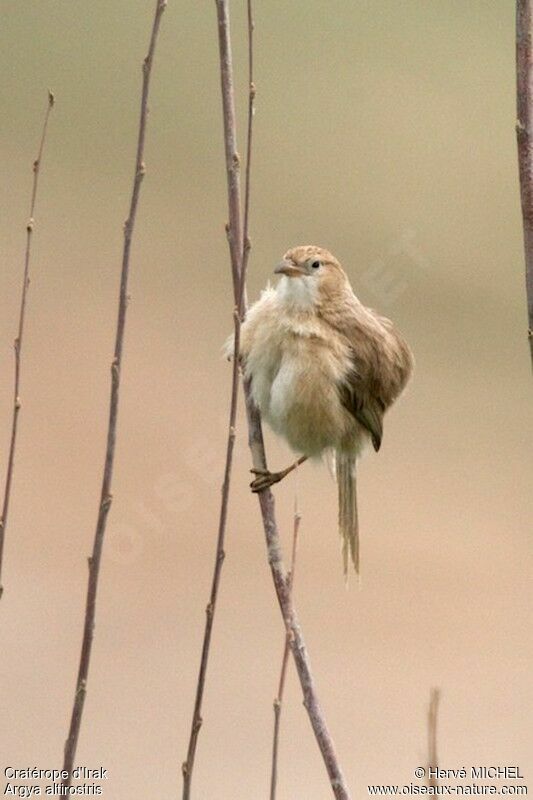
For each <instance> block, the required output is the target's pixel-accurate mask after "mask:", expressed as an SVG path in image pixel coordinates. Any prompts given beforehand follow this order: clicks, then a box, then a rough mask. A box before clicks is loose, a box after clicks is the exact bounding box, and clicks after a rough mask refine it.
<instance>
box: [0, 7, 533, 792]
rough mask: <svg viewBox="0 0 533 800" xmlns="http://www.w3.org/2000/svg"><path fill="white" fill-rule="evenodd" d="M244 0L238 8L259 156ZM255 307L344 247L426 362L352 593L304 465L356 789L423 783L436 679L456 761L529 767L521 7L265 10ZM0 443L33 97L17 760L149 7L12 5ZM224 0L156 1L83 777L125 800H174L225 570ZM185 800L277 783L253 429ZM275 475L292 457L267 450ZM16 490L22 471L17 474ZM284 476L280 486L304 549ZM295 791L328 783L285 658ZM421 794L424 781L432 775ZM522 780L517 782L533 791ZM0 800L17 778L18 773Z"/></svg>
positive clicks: (104, 373) (93, 383)
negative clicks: (308, 256) (291, 271)
mask: <svg viewBox="0 0 533 800" xmlns="http://www.w3.org/2000/svg"><path fill="white" fill-rule="evenodd" d="M244 5H245V4H244V3H236V2H235V3H233V6H234V11H235V14H234V19H233V35H234V40H235V49H236V62H237V68H238V69H239V76H240V78H239V86H238V88H239V92H240V107H239V111H240V116H239V119H240V123H241V136H240V140H241V149H242V147H243V144H244V142H243V135H242V132H243V127H242V126H243V123H244V108H245V88H246V87H245V77H244V76H245V71H244V70H245V61H244V58H245V20H244V16H243V8H244ZM256 5H257V10H256V22H257V33H256V41H257V50H256V58H257V68H256V80H257V85H258V99H257V116H256V140H255V141H256V144H255V163H254V179H253V224H252V233H253V242H254V249H253V255H252V259H251V266H250V280H249V293H250V296H251V298H254V297H256V296H257V293H258V292H259V290H260V288H261V287H262V286H263V285H264V284H265V282H266V281H267V279H268V278H269V275H270V273H271V270H272V268H273V266H274V264H275V263H276V261H277V260H278V259H279V256H280V255H281V254H282V253H283V252H284V250H285V249H286V248H287V247H289V246H290V245H295V244H300V243H310V242H312V243H317V244H322V245H324V246H327V247H329V248H331V249H332V250H333V251H334V252H335V253H336V255H338V257H339V258H340V259H341V260H342V261H343V263H344V264H345V265H346V267H347V269H348V271H349V273H350V276H351V278H352V280H353V283H354V286H355V288H356V291H357V292H358V293H359V295H360V296H361V298H362V299H363V300H364V301H365V302H367V303H368V304H370V305H374V306H376V307H378V308H379V309H380V310H381V311H383V312H385V313H389V314H390V315H391V316H392V317H393V318H394V319H395V320H396V321H397V322H398V323H399V325H400V326H401V328H402V329H403V330H404V332H405V333H406V335H407V336H408V338H409V341H410V342H411V344H412V346H413V348H414V350H415V353H416V357H417V365H418V366H417V373H416V378H415V380H414V381H413V383H412V386H411V388H410V390H409V392H408V394H407V396H406V397H405V398H404V399H402V401H401V402H400V403H399V404H398V406H397V407H396V408H395V409H394V410H393V411H392V412H391V413H390V417H389V418H388V422H387V425H386V435H385V439H384V447H383V448H382V451H381V452H380V454H379V457H375V456H374V455H373V454H369V455H368V457H367V458H366V459H365V461H364V463H363V465H362V467H361V469H360V476H361V477H360V506H361V517H362V531H363V545H362V546H363V553H362V569H363V577H362V581H361V586H360V589H359V588H358V587H357V585H356V582H355V581H352V583H351V585H350V587H349V589H348V590H346V589H345V588H344V585H343V580H342V573H341V560H340V554H339V547H338V542H337V538H336V536H337V535H336V528H335V521H336V508H335V487H334V484H333V482H332V480H331V479H330V477H329V476H328V474H327V472H326V470H325V469H321V468H317V467H314V468H313V467H309V466H306V467H305V468H302V470H301V472H300V475H299V502H300V505H301V509H302V512H303V522H302V543H301V548H300V554H299V564H298V576H297V589H296V595H297V603H298V607H299V610H300V613H301V618H302V623H303V627H304V631H305V635H306V638H307V643H308V646H309V650H310V653H311V657H312V662H313V668H314V672H315V675H316V679H317V684H318V686H319V689H320V695H321V699H322V702H323V706H324V709H325V711H326V712H327V717H328V720H329V722H330V725H331V729H332V732H333V734H334V738H335V741H336V744H337V746H338V751H339V755H340V757H341V760H342V762H343V765H344V769H345V771H346V773H347V776H348V778H349V782H350V785H351V786H352V788H353V796H354V798H359V797H361V798H362V797H365V796H366V785H367V784H368V783H378V782H382V783H391V782H392V783H409V781H411V780H415V779H414V777H413V770H414V768H415V767H416V766H418V765H419V764H423V763H424V761H425V755H426V748H425V727H424V726H425V711H426V705H427V700H428V694H429V688H430V686H432V685H438V686H440V687H441V688H442V692H443V699H442V713H441V725H440V752H441V763H442V765H443V766H446V767H454V768H458V767H461V766H465V767H467V768H468V767H469V766H471V765H479V764H485V765H492V764H519V765H520V766H521V768H522V772H523V773H525V774H526V775H528V774H529V777H530V778H531V771H532V769H533V762H532V759H531V741H530V732H531V708H532V692H531V683H532V682H531V666H530V665H531V656H532V654H533V653H532V651H533V647H532V638H531V622H530V619H531V588H530V587H531V567H532V564H531V546H530V542H529V537H530V534H531V523H532V509H531V479H532V469H531V467H532V459H531V450H532V435H531V432H532V414H531V375H530V371H529V365H528V355H527V344H526V340H525V323H526V318H525V299H524V285H523V284H524V281H523V254H522V240H521V223H520V213H519V201H518V188H517V173H516V164H515V140H514V119H515V112H514V16H513V3H512V2H510V1H508V2H504V1H503V0H499V1H498V2H490V3H488V2H485V1H484V0H478V1H476V0H469V2H468V3H465V2H464V0H402V2H395V0H374V1H373V2H370V1H369V0H366V2H365V0H357V2H349V1H348V0H337V1H336V2H330V3H327V4H324V3H319V2H316V0H315V2H308V1H306V0H297V1H296V2H292V3H286V2H281V0H269V1H268V2H263V3H257V4H256ZM1 10H2V26H1V27H2V32H1V46H0V60H1V68H0V76H1V91H2V126H1V145H2V154H3V157H2V163H3V187H4V188H3V192H2V208H1V215H0V219H1V222H0V224H1V237H2V238H1V241H2V254H3V256H2V273H1V296H2V301H1V304H2V305H1V308H2V313H1V315H0V326H1V328H0V359H1V363H0V369H1V373H0V374H1V375H2V376H3V380H2V384H1V387H0V389H1V392H0V401H1V405H0V409H2V411H1V414H0V423H1V430H0V434H1V436H0V442H1V443H2V451H1V454H2V457H4V455H5V452H6V447H7V440H8V424H9V415H10V403H11V386H12V383H11V381H12V377H11V376H12V360H13V359H12V348H11V342H12V340H13V337H14V332H15V327H16V315H17V307H18V298H19V288H20V277H21V268H22V254H23V246H24V225H25V220H26V215H27V208H28V200H29V191H30V182H31V170H30V165H31V162H32V160H33V158H34V156H35V152H36V144H37V140H38V133H39V128H40V124H41V118H42V112H43V111H44V107H45V104H46V88H47V87H48V86H50V87H52V88H53V89H54V91H55V92H56V94H57V107H56V109H55V110H54V114H53V118H52V120H51V123H50V130H49V133H50V138H49V142H48V147H47V152H46V156H45V159H44V163H43V173H42V183H41V186H40V196H39V199H38V208H37V214H36V216H37V225H36V232H35V238H34V252H33V256H34V257H33V263H32V284H31V295H30V303H29V308H28V326H27V336H26V341H25V352H24V368H23V369H24V371H23V391H22V396H23V410H22V416H21V429H20V440H19V449H18V457H17V470H16V478H15V485H14V493H13V501H12V513H11V519H10V525H9V531H8V541H7V547H6V568H5V575H4V583H5V587H6V591H5V596H4V599H3V600H2V604H1V610H0V631H1V633H0V636H1V638H0V641H1V642H2V647H1V657H0V676H1V679H0V708H1V709H2V711H1V714H2V719H3V724H2V726H1V727H2V730H1V733H0V763H1V764H2V767H3V766H4V765H12V766H17V767H22V766H27V765H38V766H42V767H52V766H56V767H58V766H60V764H61V758H62V748H63V742H64V739H65V736H66V729H67V721H68V716H69V713H70V705H71V702H72V694H73V689H74V681H75V672H76V669H77V663H78V652H79V643H80V632H81V622H82V614H83V606H84V598H85V589H86V579H87V565H86V556H87V554H88V553H89V551H90V548H91V545H92V536H93V531H94V523H95V515H96V509H97V498H98V492H99V483H100V476H101V467H102V458H103V448H104V434H105V426H106V422H107V403H108V383H109V369H108V366H109V362H110V357H111V350H112V340H113V335H114V324H115V307H116V294H117V286H118V271H119V262H120V252H121V226H122V222H123V220H124V218H125V216H126V209H127V203H128V197H129V191H130V185H131V177H132V170H133V156H134V144H135V134H136V125H137V116H138V97H139V87H140V64H141V61H142V58H143V56H144V54H145V50H146V44H147V38H148V33H149V27H150V23H151V15H152V10H153V2H150V0H128V1H127V2H126V0H116V1H115V2H113V3H109V2H107V0H105V1H104V0H92V2H90V3H88V2H81V1H80V0H78V2H68V3H65V2H58V1H57V0H38V1H37V0H33V1H30V2H25V3H21V2H20V0H2V2H1ZM218 91H219V78H218V72H217V49H216V23H215V10H214V4H213V3H212V2H204V3H186V4H184V3H178V2H175V1H172V0H171V2H170V3H169V7H168V10H167V12H166V15H165V17H164V20H163V27H162V31H161V40H160V46H159V49H158V52H157V59H156V65H155V69H154V75H153V93H152V99H151V109H152V113H151V117H150V127H149V131H148V140H147V152H146V161H147V168H148V174H147V178H146V181H145V184H144V186H143V190H142V197H141V204H140V210H139V217H138V225H137V230H136V238H135V244H134V248H133V258H132V281H131V294H132V303H131V306H130V312H129V320H128V329H127V341H126V354H125V365H124V371H123V389H122V396H121V416H120V426H119V444H118V452H117V461H116V480H115V483H114V494H115V501H114V504H113V508H112V512H111V517H110V528H109V537H108V541H107V544H106V549H105V557H104V564H103V571H102V576H101V592H100V596H99V602H98V615H97V629H96V641H95V647H94V657H93V662H92V668H91V673H90V686H89V693H88V699H87V703H86V711H85V719H84V725H83V730H82V734H81V739H80V743H79V749H78V759H77V761H78V763H80V764H85V765H88V766H94V767H96V766H100V765H103V766H104V767H106V768H108V770H109V772H110V776H111V778H110V781H109V782H108V784H107V787H106V795H105V796H106V797H109V798H112V799H113V800H126V798H128V799H129V798H135V799H136V800H137V798H138V799H139V800H140V798H155V797H162V796H169V797H172V796H174V797H176V796H178V795H179V792H180V774H179V772H180V765H181V761H182V759H183V756H184V753H185V749H186V742H187V737H188V730H189V724H190V714H191V709H192V699H193V690H194V685H195V680H196V672H197V666H198V657H199V648H200V642H201V633H202V628H203V620H204V607H205V604H206V601H207V594H208V589H209V583H210V576H211V568H212V557H213V550H214V536H215V529H216V522H217V515H218V501H219V486H220V481H221V472H222V467H223V452H224V442H225V424H226V423H225V420H226V414H227V405H228V394H229V378H230V370H229V368H228V365H227V364H226V363H225V362H224V361H222V360H221V357H220V345H221V343H222V341H223V339H224V338H225V336H226V334H227V333H228V332H229V330H230V329H231V299H230V291H229V284H230V280H229V266H228V257H227V250H226V242H225V238H224V232H223V225H224V221H225V218H226V209H225V182H224V181H225V175H224V169H223V162H222V133H221V113H220V101H219V94H218ZM239 434H240V437H239V443H238V454H237V460H236V465H235V473H234V491H233V494H232V502H231V511H230V520H229V530H228V544H227V561H226V565H225V568H224V575H223V584H222V590H221V595H220V606H219V615H218V618H217V621H216V630H215V635H214V648H213V659H212V662H211V668H210V671H209V678H208V685H207V694H206V704H205V714H204V716H205V726H204V729H203V731H202V733H201V738H200V744H199V749H198V758H197V769H196V775H195V782H194V786H195V798H198V800H200V798H201V799H202V800H203V799H204V798H205V800H208V798H213V800H229V798H261V797H266V796H267V786H268V771H269V758H270V738H271V724H272V710H271V702H272V698H273V696H274V691H275V685H276V682H277V677H278V669H279V661H280V655H281V647H282V627H281V623H280V617H279V612H278V608H277V605H276V602H275V599H274V595H273V588H272V585H271V580H270V575H269V572H268V569H267V566H266V560H265V552H264V542H263V538H262V532H261V529H260V524H259V515H258V510H257V505H256V501H255V499H254V498H252V497H251V496H250V495H249V493H248V490H247V481H248V473H247V470H248V467H249V458H248V453H247V448H246V444H245V431H244V425H243V420H242V418H241V423H240V428H239ZM268 446H269V453H270V455H271V462H272V464H273V465H275V466H278V465H279V466H281V465H283V464H285V462H286V461H287V459H288V457H289V455H288V453H287V451H286V450H285V448H284V447H283V446H282V445H281V444H280V443H278V442H275V441H273V437H272V436H271V435H269V436H268ZM2 474H3V473H2ZM294 492H295V482H294V480H287V482H286V484H284V485H283V486H282V487H280V488H279V490H277V492H276V494H277V497H278V509H279V520H280V523H281V525H282V527H283V532H284V536H285V537H286V540H287V543H288V536H289V533H290V526H291V511H292V505H293V501H294ZM280 769H281V778H280V792H279V800H319V799H320V800H322V798H327V797H329V796H330V793H329V789H328V785H327V782H326V779H325V775H324V770H323V767H322V764H321V761H320V757H319V754H318V751H317V749H316V745H315V742H314V740H313V738H312V735H311V732H310V729H309V726H308V722H307V718H306V716H305V713H304V710H303V708H302V706H301V703H300V694H299V690H298V686H297V684H296V679H295V676H294V673H293V671H292V669H291V673H290V679H289V691H288V697H287V704H286V709H285V711H284V716H283V733H282V754H281V765H280ZM415 782H416V780H415ZM530 787H531V784H530ZM2 788H3V785H2Z"/></svg>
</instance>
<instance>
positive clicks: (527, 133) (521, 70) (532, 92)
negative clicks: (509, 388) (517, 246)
mask: <svg viewBox="0 0 533 800" xmlns="http://www.w3.org/2000/svg"><path fill="white" fill-rule="evenodd" d="M516 116H517V121H516V139H517V144H518V169H519V174H520V196H521V201H522V221H523V227H524V250H525V260H526V292H527V309H528V337H529V347H530V355H531V366H532V368H533V26H532V13H531V0H517V3H516Z"/></svg>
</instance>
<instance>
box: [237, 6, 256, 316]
mask: <svg viewBox="0 0 533 800" xmlns="http://www.w3.org/2000/svg"><path fill="white" fill-rule="evenodd" d="M246 5H247V16H248V131H247V142H246V169H245V177H244V211H243V253H242V269H241V276H240V296H239V314H240V317H241V320H242V319H244V312H245V308H246V270H247V268H248V258H249V256H250V250H251V247H252V243H251V241H250V236H249V224H250V190H251V176H252V140H253V122H254V113H255V93H256V89H255V83H254V28H255V23H254V17H253V9H252V0H247V4H246Z"/></svg>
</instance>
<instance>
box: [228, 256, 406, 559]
mask: <svg viewBox="0 0 533 800" xmlns="http://www.w3.org/2000/svg"><path fill="white" fill-rule="evenodd" d="M276 272H277V273H279V274H281V276H282V277H281V280H280V281H279V283H278V285H277V287H276V288H271V287H268V288H267V289H266V290H265V291H264V292H263V293H262V295H261V297H260V299H259V300H258V301H257V302H256V303H255V304H254V305H253V306H251V308H250V309H249V310H248V313H247V315H246V319H245V321H244V323H243V326H242V329H241V357H242V359H243V364H244V369H245V371H246V374H247V376H249V377H250V378H251V384H252V393H253V398H254V401H255V403H256V404H257V406H258V407H259V409H260V411H261V414H262V416H263V418H264V419H265V420H266V421H267V422H268V424H269V425H270V427H271V428H272V429H273V430H274V431H275V432H276V433H278V434H279V435H280V436H283V437H284V438H285V439H286V440H287V442H288V443H289V445H290V447H291V448H292V449H293V450H294V451H295V452H296V453H298V454H304V455H306V456H309V457H311V458H313V457H318V456H322V455H323V454H324V453H326V452H327V451H334V453H335V458H336V464H337V481H338V485H339V528H340V533H341V536H342V539H343V550H344V567H345V571H346V569H347V560H348V553H350V555H351V559H352V561H353V564H354V566H355V568H356V570H358V565H359V556H358V525H357V505H356V496H355V463H356V458H357V456H358V455H359V454H360V452H361V450H362V448H363V446H364V445H365V444H366V442H367V441H371V442H372V444H373V446H374V448H375V450H378V449H379V447H380V445H381V441H382V437H383V415H384V413H385V411H386V410H387V408H388V407H389V406H390V405H391V403H393V402H394V400H395V399H396V398H397V397H398V395H399V394H400V393H401V391H402V390H403V388H404V387H405V384H406V383H407V381H408V379H409V376H410V374H411V371H412V366H413V357H412V354H411V351H410V350H409V347H408V346H407V344H406V342H405V341H404V339H403V338H402V336H401V335H400V334H399V332H398V331H397V330H396V329H395V328H394V326H393V324H392V323H391V322H390V320H388V319H386V318H385V317H381V316H379V315H378V314H376V313H375V312H374V311H372V310H371V309H369V308H366V307H365V306H364V305H363V304H362V303H361V302H360V301H359V300H358V298H357V297H356V296H355V294H354V292H353V290H352V287H351V285H350V282H349V280H348V278H347V276H346V273H345V272H344V270H343V269H342V267H341V265H340V264H339V262H338V261H337V259H336V258H335V257H334V256H332V255H331V253H329V252H328V251H327V250H324V249H322V248H320V247H315V246H301V247H295V248H293V249H291V250H289V251H288V252H287V253H286V254H285V256H284V259H283V261H282V262H281V264H280V265H279V267H278V268H277V269H276Z"/></svg>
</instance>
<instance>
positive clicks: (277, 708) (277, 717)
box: [270, 501, 302, 800]
mask: <svg viewBox="0 0 533 800" xmlns="http://www.w3.org/2000/svg"><path fill="white" fill-rule="evenodd" d="M301 519H302V516H301V514H300V512H299V511H298V502H297V501H296V502H295V506H294V520H293V529H292V550H291V566H290V569H289V574H288V575H287V582H288V588H289V592H290V593H291V595H292V590H293V588H294V571H295V568H296V549H297V546H298V532H299V530H300V520H301ZM290 649H291V643H290V639H289V635H288V634H287V633H286V634H285V644H284V647H283V656H282V658H281V670H280V674H279V684H278V693H277V695H276V698H275V700H274V735H273V737H272V769H271V773H270V800H276V789H277V783H278V751H279V728H280V722H281V706H282V703H283V695H284V692H285V680H286V677H287V663H288V660H289V653H290Z"/></svg>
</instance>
